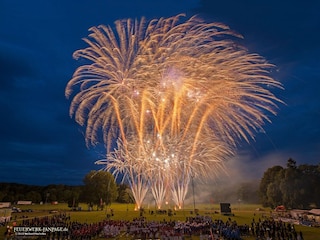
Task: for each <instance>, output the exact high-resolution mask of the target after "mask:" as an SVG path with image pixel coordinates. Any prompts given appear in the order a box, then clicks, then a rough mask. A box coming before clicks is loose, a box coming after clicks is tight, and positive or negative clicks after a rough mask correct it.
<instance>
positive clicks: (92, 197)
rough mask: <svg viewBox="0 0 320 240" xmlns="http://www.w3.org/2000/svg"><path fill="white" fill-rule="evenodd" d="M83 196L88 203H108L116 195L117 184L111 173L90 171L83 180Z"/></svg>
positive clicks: (98, 205)
mask: <svg viewBox="0 0 320 240" xmlns="http://www.w3.org/2000/svg"><path fill="white" fill-rule="evenodd" d="M83 182H84V191H83V193H84V198H85V199H86V201H87V202H88V204H90V205H97V207H100V208H101V209H102V208H103V205H104V204H106V205H110V204H111V203H112V202H113V201H114V200H115V199H117V197H118V189H117V184H116V182H115V180H114V177H113V175H112V174H111V173H109V172H105V171H91V172H89V173H88V174H87V175H86V176H85V178H84V180H83Z"/></svg>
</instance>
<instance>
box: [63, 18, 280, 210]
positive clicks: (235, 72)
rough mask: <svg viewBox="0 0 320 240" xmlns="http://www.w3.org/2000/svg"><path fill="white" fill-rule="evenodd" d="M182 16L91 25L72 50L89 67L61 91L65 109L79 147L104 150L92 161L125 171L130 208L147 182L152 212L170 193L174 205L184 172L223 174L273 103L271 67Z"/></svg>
mask: <svg viewBox="0 0 320 240" xmlns="http://www.w3.org/2000/svg"><path fill="white" fill-rule="evenodd" d="M182 17H183V15H178V16H174V17H170V18H161V19H156V20H152V21H150V22H149V23H147V22H146V21H145V19H141V21H138V20H131V19H128V20H126V21H117V22H116V23H115V30H113V29H112V28H111V27H110V26H99V27H93V28H91V29H90V31H91V33H90V34H89V37H88V38H86V39H84V41H85V42H86V43H87V44H88V45H89V46H88V47H87V48H85V49H81V50H78V51H76V52H75V53H74V57H75V58H84V59H87V60H89V62H90V63H89V64H88V65H83V66H80V67H79V68H78V69H77V70H76V71H75V73H74V75H73V78H72V79H71V80H70V81H69V83H68V85H67V87H66V96H67V97H71V95H72V93H73V91H75V89H76V90H77V91H78V93H76V94H74V96H73V98H72V102H71V106H70V115H71V116H72V117H73V116H74V117H75V119H76V121H77V122H78V123H79V124H80V125H82V126H86V134H85V139H86V142H87V144H88V145H95V144H97V143H99V142H102V141H103V142H104V144H105V146H106V150H107V157H106V160H104V161H98V162H97V163H98V164H105V165H106V167H105V169H106V170H108V171H111V172H113V174H115V175H117V174H119V173H122V174H123V176H124V178H125V180H126V181H128V182H129V184H130V186H131V189H132V191H133V194H134V197H135V200H136V203H137V205H138V207H140V206H141V204H142V202H143V198H144V197H145V195H146V192H147V189H148V188H150V189H151V192H152V194H153V196H154V198H155V200H156V203H157V205H158V207H159V208H160V207H161V205H162V204H163V201H164V199H165V198H166V197H167V196H169V195H170V196H171V198H172V199H173V201H174V203H175V204H176V205H177V206H178V207H182V205H183V201H184V198H185V196H186V193H187V185H188V184H189V181H190V177H191V176H193V177H199V176H202V177H203V178H207V177H209V176H212V175H215V173H217V172H220V171H222V170H223V163H224V161H225V160H226V159H228V158H229V157H230V156H232V155H233V154H234V151H235V148H236V145H237V142H238V141H239V140H242V139H245V140H246V141H250V138H253V137H254V133H255V132H256V131H258V130H262V126H263V124H264V122H265V121H269V118H268V116H267V114H269V113H271V114H275V113H276V111H275V110H276V104H277V103H278V102H281V101H280V100H279V99H277V98H276V97H275V96H274V95H273V94H272V93H271V91H270V90H269V89H270V88H281V84H280V83H279V82H277V81H276V80H274V79H273V78H271V77H270V76H269V71H270V70H271V68H272V67H273V66H272V65H271V64H269V63H268V62H266V61H265V59H264V58H262V57H261V56H259V55H257V54H250V53H248V52H247V51H246V50H245V49H244V48H242V47H240V46H238V45H237V44H235V42H234V41H232V40H231V39H234V38H239V37H241V36H239V35H238V34H235V33H234V32H233V31H231V30H230V29H229V28H228V27H227V26H225V25H223V24H220V23H205V22H203V21H202V20H201V19H199V18H197V17H191V18H189V19H187V20H186V21H182V20H181V18H182ZM101 133H102V136H103V140H100V138H101ZM115 139H118V141H117V144H116V145H117V146H116V148H113V147H112V143H114V141H115ZM169 193H170V194H169Z"/></svg>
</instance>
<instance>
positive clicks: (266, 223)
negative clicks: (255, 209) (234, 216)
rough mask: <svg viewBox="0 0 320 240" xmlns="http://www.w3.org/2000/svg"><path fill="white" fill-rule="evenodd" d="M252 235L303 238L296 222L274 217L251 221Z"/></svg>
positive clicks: (278, 239)
mask: <svg viewBox="0 0 320 240" xmlns="http://www.w3.org/2000/svg"><path fill="white" fill-rule="evenodd" d="M250 231H251V235H253V236H256V238H257V239H267V240H268V239H270V240H271V239H272V240H303V234H302V232H301V231H299V232H297V231H296V229H295V226H294V224H292V223H289V222H288V223H286V222H283V221H281V220H280V221H279V220H275V219H273V218H266V219H263V220H261V219H259V220H258V221H255V219H253V220H252V222H251V228H250Z"/></svg>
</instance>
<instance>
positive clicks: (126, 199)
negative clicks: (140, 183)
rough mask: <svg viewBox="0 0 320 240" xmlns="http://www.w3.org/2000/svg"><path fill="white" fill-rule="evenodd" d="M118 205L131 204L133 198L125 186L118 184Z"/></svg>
mask: <svg viewBox="0 0 320 240" xmlns="http://www.w3.org/2000/svg"><path fill="white" fill-rule="evenodd" d="M117 202H119V203H133V202H134V200H133V196H132V192H131V190H130V188H129V187H128V186H127V185H126V184H120V185H119V187H118V198H117Z"/></svg>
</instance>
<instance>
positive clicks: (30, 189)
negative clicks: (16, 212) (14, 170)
mask: <svg viewBox="0 0 320 240" xmlns="http://www.w3.org/2000/svg"><path fill="white" fill-rule="evenodd" d="M106 184H107V185H106ZM110 186H112V187H110ZM101 191H103V193H100V192H101ZM101 200H103V201H104V202H107V204H110V202H111V201H114V202H120V203H131V202H133V199H132V196H131V195H130V190H129V187H128V186H127V185H125V184H116V182H115V180H114V178H113V176H112V175H111V174H110V173H107V172H95V171H92V172H90V173H88V174H87V175H86V176H85V178H84V185H79V186H68V185H64V184H50V185H47V186H35V185H26V184H18V183H0V202H11V203H13V204H14V203H17V202H18V201H32V202H33V203H41V202H42V203H52V202H64V203H68V204H69V206H70V207H71V206H74V207H75V206H77V205H78V203H79V202H87V203H92V204H99V202H100V201H101Z"/></svg>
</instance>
